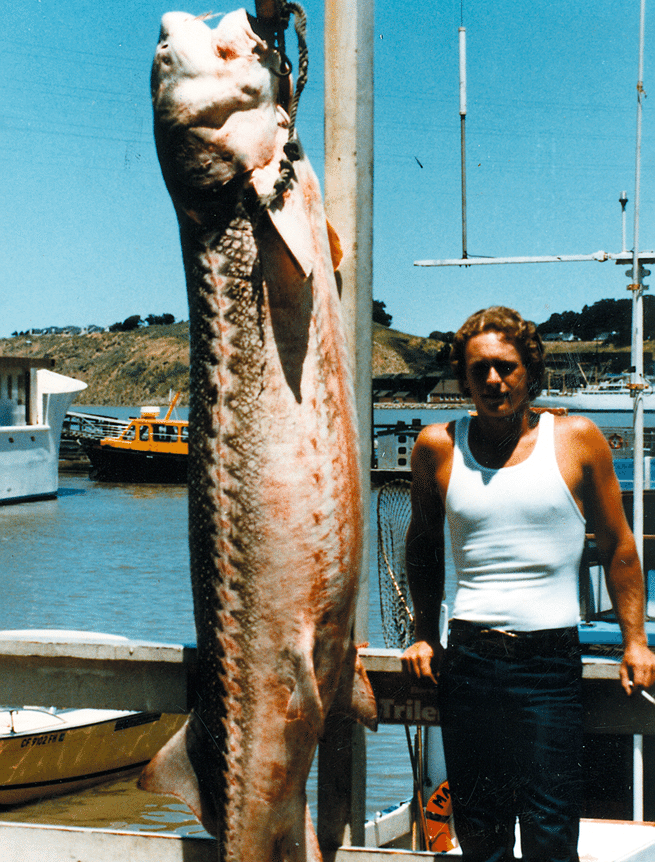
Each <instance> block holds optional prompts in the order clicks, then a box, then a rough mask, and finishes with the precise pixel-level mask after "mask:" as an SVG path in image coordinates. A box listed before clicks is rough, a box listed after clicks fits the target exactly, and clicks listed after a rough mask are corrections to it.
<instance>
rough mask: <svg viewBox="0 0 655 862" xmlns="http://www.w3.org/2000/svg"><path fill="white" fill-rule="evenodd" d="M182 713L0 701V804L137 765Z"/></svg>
mask: <svg viewBox="0 0 655 862" xmlns="http://www.w3.org/2000/svg"><path fill="white" fill-rule="evenodd" d="M183 721H184V716H183V715H161V714H160V713H152V712H130V711H125V710H116V709H62V710H57V709H54V708H52V709H45V708H43V707H38V706H24V707H21V708H9V707H4V708H1V707H0V806H3V805H18V804H21V803H24V802H29V801H30V800H34V799H40V798H43V797H47V796H59V795H61V794H64V793H70V792H72V791H74V790H81V789H82V788H85V787H90V786H92V785H94V784H100V783H102V782H103V781H108V780H111V779H113V778H116V777H117V776H119V775H123V774H125V773H127V772H130V771H132V770H137V769H140V768H142V767H143V766H145V764H146V763H147V762H148V761H149V760H150V759H151V758H152V757H153V756H154V755H155V754H156V753H157V751H159V749H160V748H161V747H162V745H164V744H165V743H166V742H167V741H168V739H170V737H171V736H172V735H173V733H175V731H176V730H177V729H178V728H179V727H180V726H181V725H182V722H183Z"/></svg>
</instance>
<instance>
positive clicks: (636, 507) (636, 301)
mask: <svg viewBox="0 0 655 862" xmlns="http://www.w3.org/2000/svg"><path fill="white" fill-rule="evenodd" d="M645 20H646V0H641V11H640V16H639V79H638V82H637V143H636V155H635V215H634V246H633V259H632V281H633V282H634V283H633V284H631V285H630V288H631V289H632V366H633V374H632V383H633V386H634V389H633V395H634V440H635V442H634V467H633V473H634V480H633V488H634V497H633V530H634V534H635V540H636V542H637V550H638V552H639V557H640V559H641V560H642V563H643V544H644V399H643V390H642V388H641V387H642V386H643V377H644V332H643V328H644V327H643V304H642V296H643V285H642V274H641V269H640V264H639V204H640V180H641V107H642V94H643V77H644V29H645ZM638 753H639V752H638V746H637V740H636V739H635V768H634V776H633V784H632V786H633V816H634V819H635V820H642V819H643V795H644V785H643V769H641V770H640V769H638V768H637V762H636V761H637V754H638Z"/></svg>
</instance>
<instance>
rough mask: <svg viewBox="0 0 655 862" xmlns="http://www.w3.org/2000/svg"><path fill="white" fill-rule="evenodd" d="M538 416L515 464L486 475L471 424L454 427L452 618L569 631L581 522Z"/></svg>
mask: <svg viewBox="0 0 655 862" xmlns="http://www.w3.org/2000/svg"><path fill="white" fill-rule="evenodd" d="M554 427H555V420H554V416H553V415H552V414H551V413H543V414H542V415H541V417H540V420H539V426H538V435H537V443H536V445H535V447H534V449H533V450H532V452H531V453H530V455H529V457H528V458H527V459H526V460H525V461H522V462H521V463H520V464H515V465H514V466H511V467H502V468H501V469H500V470H491V469H488V468H486V467H482V466H481V465H480V464H478V463H477V461H476V460H475V459H474V458H473V455H472V454H471V450H470V449H469V444H468V436H469V428H470V417H469V416H465V417H463V418H461V419H459V420H458V421H457V424H456V428H455V450H454V456H453V466H452V473H451V476H450V482H449V484H448V492H447V494H446V514H447V517H448V526H449V528H450V536H451V543H452V549H453V559H454V562H455V568H456V571H457V594H456V597H455V606H454V608H453V617H455V618H457V619H462V620H468V621H470V622H475V623H481V624H483V625H487V626H490V627H493V628H499V629H506V630H510V631H535V630H539V629H553V628H563V627H566V626H574V625H576V624H577V623H578V622H579V619H580V603H579V598H578V569H579V566H580V557H581V555H582V549H583V545H584V537H585V519H584V517H583V516H582V514H581V512H580V509H579V508H578V506H577V505H576V503H575V500H574V499H573V496H572V494H571V492H570V490H569V488H568V486H567V485H566V482H565V481H564V479H563V478H562V475H561V473H560V471H559V467H558V465H557V460H556V457H555V435H554Z"/></svg>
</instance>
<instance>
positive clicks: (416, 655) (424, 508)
mask: <svg viewBox="0 0 655 862" xmlns="http://www.w3.org/2000/svg"><path fill="white" fill-rule="evenodd" d="M426 438H427V439H426ZM435 464H436V452H435V449H434V445H433V443H432V442H431V441H430V439H429V434H425V433H424V434H423V435H420V436H419V438H418V440H417V441H416V443H415V445H414V449H413V451H412V519H411V522H410V525H409V529H408V531H407V539H406V554H405V559H406V566H407V581H408V584H409V590H410V593H411V596H412V603H413V606H414V624H415V632H416V641H415V643H414V644H412V646H410V647H409V648H408V649H407V650H406V651H405V653H404V654H403V656H402V661H403V664H404V665H405V668H406V669H407V670H408V671H409V672H410V673H412V674H413V675H414V676H417V677H428V678H429V679H431V680H432V681H433V682H436V679H435V676H434V673H435V671H437V670H438V666H439V665H440V663H441V654H442V648H441V644H440V641H439V615H440V612H441V602H442V599H443V592H444V581H445V563H444V511H443V504H442V501H441V497H440V495H439V492H438V490H437V488H436V484H435V472H436V467H435Z"/></svg>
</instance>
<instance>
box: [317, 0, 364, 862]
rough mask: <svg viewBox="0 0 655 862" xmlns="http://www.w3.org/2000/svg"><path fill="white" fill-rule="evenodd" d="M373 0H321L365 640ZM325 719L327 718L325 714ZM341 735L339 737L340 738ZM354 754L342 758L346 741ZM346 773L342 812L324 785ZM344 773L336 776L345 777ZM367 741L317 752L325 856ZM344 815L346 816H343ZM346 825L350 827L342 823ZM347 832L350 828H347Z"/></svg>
mask: <svg viewBox="0 0 655 862" xmlns="http://www.w3.org/2000/svg"><path fill="white" fill-rule="evenodd" d="M374 36H375V33H374V3H373V0H325V31H324V40H325V204H326V210H327V215H328V218H329V219H330V222H331V224H332V226H333V227H334V228H335V230H336V232H337V234H338V235H339V237H340V240H341V245H342V248H343V252H344V257H343V261H342V263H341V266H340V274H341V279H342V285H343V287H342V294H341V300H342V309H343V316H344V320H345V323H346V329H347V337H348V343H349V347H350V354H351V357H352V360H353V368H354V372H355V393H356V398H357V411H358V416H359V429H360V443H361V450H362V457H361V471H362V487H363V493H364V524H365V536H364V554H363V564H362V578H361V581H360V588H359V599H358V605H357V617H356V623H355V641H356V643H362V642H364V641H366V640H367V633H368V632H367V630H368V570H369V547H370V537H369V526H370V525H369V512H370V487H371V473H370V470H371V400H372V380H371V354H372V329H373V324H372V305H373V295H372V270H373V46H374ZM328 721H331V719H328ZM340 738H341V740H342V741H341V742H340ZM344 743H345V744H346V745H347V750H348V753H349V754H350V753H352V757H351V758H350V759H349V762H348V757H346V758H343V752H344V751H345V745H344ZM339 758H342V759H343V769H342V772H343V773H344V775H345V773H347V774H348V775H349V776H351V780H350V789H351V794H350V800H349V805H348V806H347V807H348V810H347V811H346V810H345V807H346V806H345V805H343V804H342V803H341V802H340V798H343V795H341V797H340V796H339V795H336V794H335V793H334V792H332V791H334V785H333V787H332V791H331V790H330V788H329V787H327V786H326V782H325V781H324V780H323V776H325V777H326V779H328V777H329V776H333V777H334V778H335V779H336V780H338V779H339V776H337V775H336V772H335V768H334V765H335V762H336V761H337V760H339ZM344 775H342V776H341V780H342V781H343V779H344ZM365 813H366V743H365V735H364V728H363V727H362V726H361V725H359V724H356V725H351V724H349V723H348V722H345V723H344V722H343V720H342V719H341V720H340V719H338V718H335V719H334V720H333V721H332V723H331V724H330V727H329V738H328V733H327V732H326V734H325V741H324V742H323V743H322V744H321V746H320V750H319V814H318V836H319V842H320V844H321V849H322V850H323V853H324V855H329V854H330V853H331V852H333V851H334V850H335V849H336V848H335V845H337V846H338V844H340V843H350V844H354V845H363V844H364V820H365ZM344 821H345V822H344ZM346 826H349V829H348V828H345V829H344V827H346ZM348 833H349V834H348Z"/></svg>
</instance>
